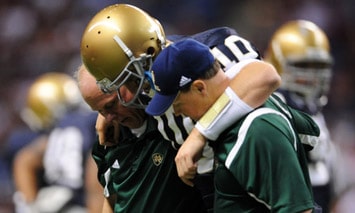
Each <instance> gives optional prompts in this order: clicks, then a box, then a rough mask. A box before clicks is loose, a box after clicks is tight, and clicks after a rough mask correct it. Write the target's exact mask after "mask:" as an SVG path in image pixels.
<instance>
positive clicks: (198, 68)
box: [146, 39, 214, 116]
mask: <svg viewBox="0 0 355 213" xmlns="http://www.w3.org/2000/svg"><path fill="white" fill-rule="evenodd" d="M213 63H214V57H213V55H212V53H211V52H210V49H209V47H208V46H206V45H204V44H202V43H200V42H198V41H196V40H193V39H184V40H182V41H178V42H176V43H173V44H171V45H169V46H168V47H167V48H165V49H164V50H162V51H161V52H160V54H159V55H158V56H157V58H156V59H155V61H154V64H153V67H152V79H153V82H154V86H155V90H156V93H155V95H154V97H153V98H152V100H151V101H150V102H149V104H148V106H147V108H146V112H147V113H148V114H150V115H154V116H157V115H161V114H163V113H164V112H165V111H166V110H167V109H168V108H169V107H170V106H171V104H172V103H173V102H174V99H175V98H176V96H177V94H178V92H179V90H180V89H181V88H183V87H184V86H186V85H188V84H189V83H191V82H192V81H194V80H196V79H198V78H199V77H201V76H202V75H203V74H204V73H205V72H206V71H207V70H208V69H210V68H211V67H212V66H213Z"/></svg>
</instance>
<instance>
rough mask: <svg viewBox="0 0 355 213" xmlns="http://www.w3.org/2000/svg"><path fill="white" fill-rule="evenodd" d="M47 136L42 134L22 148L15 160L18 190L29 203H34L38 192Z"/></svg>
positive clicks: (14, 169)
mask: <svg viewBox="0 0 355 213" xmlns="http://www.w3.org/2000/svg"><path fill="white" fill-rule="evenodd" d="M47 139H48V137H47V136H40V137H38V138H36V139H35V140H34V141H31V144H29V145H27V146H26V147H24V148H23V149H22V150H20V151H19V152H18V153H17V154H16V156H15V160H14V165H13V175H14V181H15V187H16V191H17V192H18V193H20V194H21V197H22V198H23V199H24V200H22V201H20V202H25V204H27V205H31V204H33V202H34V201H35V200H36V197H37V193H38V190H39V189H38V172H39V171H41V170H42V169H43V168H44V167H43V155H44V152H45V149H46V146H47Z"/></svg>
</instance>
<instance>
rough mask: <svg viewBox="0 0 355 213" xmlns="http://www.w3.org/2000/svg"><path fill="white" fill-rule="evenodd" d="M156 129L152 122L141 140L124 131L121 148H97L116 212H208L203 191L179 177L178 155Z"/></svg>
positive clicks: (102, 178)
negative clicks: (113, 195)
mask: <svg viewBox="0 0 355 213" xmlns="http://www.w3.org/2000/svg"><path fill="white" fill-rule="evenodd" d="M156 126H157V124H156V121H154V119H152V118H149V119H148V127H147V130H146V132H145V133H144V134H143V135H142V136H141V137H140V138H136V137H135V136H134V135H133V134H131V131H130V130H129V129H127V128H121V132H120V140H119V141H120V143H119V144H118V145H117V146H115V147H106V149H105V148H104V147H103V146H100V145H98V144H96V146H94V149H93V156H94V159H95V161H96V163H97V165H98V168H99V172H98V174H99V179H100V183H101V184H102V186H104V187H105V196H110V195H112V194H116V196H117V202H116V204H115V208H114V209H115V212H137V213H138V212H152V213H153V212H154V213H155V212H162V213H165V212H182V213H185V212H204V207H203V202H202V198H201V195H200V193H199V191H198V190H197V189H196V188H194V187H189V186H187V185H186V184H184V183H183V182H182V181H181V180H180V178H179V177H178V175H177V171H176V166H175V162H174V158H175V155H176V153H177V151H176V150H175V149H174V148H173V147H172V146H171V143H170V142H168V141H166V140H164V139H163V137H162V136H161V135H160V134H159V132H158V130H157V129H156Z"/></svg>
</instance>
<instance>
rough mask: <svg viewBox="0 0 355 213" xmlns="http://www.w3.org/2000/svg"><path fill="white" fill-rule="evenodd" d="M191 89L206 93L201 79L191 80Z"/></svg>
mask: <svg viewBox="0 0 355 213" xmlns="http://www.w3.org/2000/svg"><path fill="white" fill-rule="evenodd" d="M191 89H193V90H194V91H197V92H200V93H206V84H205V82H204V81H202V80H195V81H194V82H192V85H191Z"/></svg>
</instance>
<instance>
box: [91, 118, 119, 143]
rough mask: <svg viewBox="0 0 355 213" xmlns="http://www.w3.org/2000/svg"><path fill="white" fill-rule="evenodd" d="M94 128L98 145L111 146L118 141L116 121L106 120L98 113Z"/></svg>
mask: <svg viewBox="0 0 355 213" xmlns="http://www.w3.org/2000/svg"><path fill="white" fill-rule="evenodd" d="M95 128H96V133H97V135H98V136H99V142H100V145H102V146H113V145H116V144H117V143H118V136H119V125H118V123H117V122H115V121H112V122H107V121H106V120H105V117H104V116H102V115H101V114H98V116H97V119H96V126H95Z"/></svg>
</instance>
